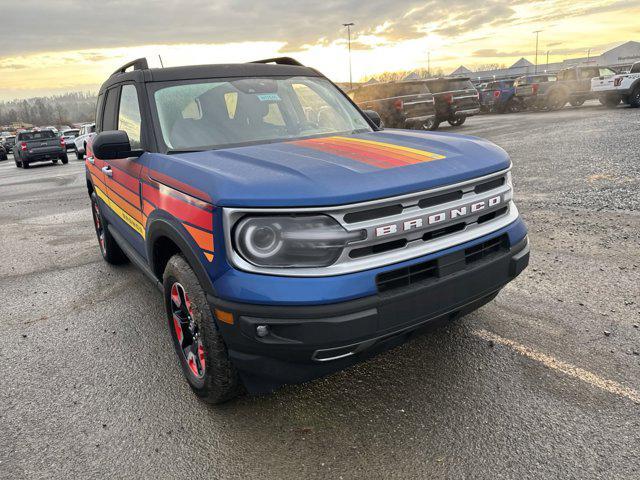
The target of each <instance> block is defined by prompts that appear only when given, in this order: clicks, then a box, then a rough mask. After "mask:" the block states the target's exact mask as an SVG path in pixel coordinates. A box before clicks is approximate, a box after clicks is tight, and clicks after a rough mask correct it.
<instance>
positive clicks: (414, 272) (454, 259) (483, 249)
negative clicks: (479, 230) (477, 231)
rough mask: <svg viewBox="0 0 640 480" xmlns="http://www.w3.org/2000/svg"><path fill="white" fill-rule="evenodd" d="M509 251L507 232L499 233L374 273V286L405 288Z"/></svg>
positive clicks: (383, 290) (384, 290)
mask: <svg viewBox="0 0 640 480" xmlns="http://www.w3.org/2000/svg"><path fill="white" fill-rule="evenodd" d="M508 250H509V238H508V237H507V235H501V236H500V237H496V238H492V239H491V240H487V241H486V242H482V243H480V244H478V245H474V246H473V247H468V248H465V249H464V250H458V251H457V252H453V253H449V254H447V255H443V256H442V257H439V258H437V259H434V260H428V261H426V262H421V263H417V264H415V265H411V266H409V267H403V268H398V269H396V270H391V271H389V272H384V273H379V274H378V275H377V276H376V286H377V287H378V292H387V291H389V290H394V289H396V288H402V287H408V286H410V285H414V284H416V283H418V282H424V281H428V280H435V279H439V278H445V277H447V276H449V275H451V274H453V273H456V272H459V271H461V270H464V269H465V268H467V266H469V265H473V264H476V263H478V262H480V261H481V260H485V261H486V260H490V259H491V258H493V257H495V256H496V255H499V254H500V253H503V252H507V251H508Z"/></svg>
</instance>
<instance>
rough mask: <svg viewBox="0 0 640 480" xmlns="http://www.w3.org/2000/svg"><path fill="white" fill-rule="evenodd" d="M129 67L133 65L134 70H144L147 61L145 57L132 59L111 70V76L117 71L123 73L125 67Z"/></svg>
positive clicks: (146, 66)
mask: <svg viewBox="0 0 640 480" xmlns="http://www.w3.org/2000/svg"><path fill="white" fill-rule="evenodd" d="M131 67H133V69H134V70H146V69H148V68H149V64H148V63H147V59H146V58H138V59H136V60H133V61H132V62H129V63H125V64H124V65H123V66H121V67H120V68H119V69H117V70H116V71H115V72H113V73H112V74H111V76H112V77H113V76H114V75H117V74H119V73H124V72H126V71H127V68H131Z"/></svg>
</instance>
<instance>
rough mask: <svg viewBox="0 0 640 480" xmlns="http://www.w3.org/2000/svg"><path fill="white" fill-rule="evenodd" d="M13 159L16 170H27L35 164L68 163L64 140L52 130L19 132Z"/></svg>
mask: <svg viewBox="0 0 640 480" xmlns="http://www.w3.org/2000/svg"><path fill="white" fill-rule="evenodd" d="M13 159H14V160H15V162H16V167H18V168H29V165H31V164H32V163H36V162H46V161H49V160H51V161H52V162H53V163H58V160H62V163H68V162H69V158H68V157H67V151H66V148H65V145H64V140H63V139H62V138H61V137H59V136H58V135H57V134H55V133H54V132H53V131H52V130H40V131H33V132H20V133H19V134H18V135H17V137H16V146H15V147H14V150H13Z"/></svg>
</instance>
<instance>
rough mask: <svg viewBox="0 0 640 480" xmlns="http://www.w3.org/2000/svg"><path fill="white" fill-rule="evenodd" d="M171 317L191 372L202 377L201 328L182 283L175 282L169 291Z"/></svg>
mask: <svg viewBox="0 0 640 480" xmlns="http://www.w3.org/2000/svg"><path fill="white" fill-rule="evenodd" d="M169 298H170V303H171V319H172V323H173V329H174V333H175V339H176V342H177V343H178V347H179V350H180V352H181V353H182V356H183V358H184V361H185V362H186V364H187V366H188V367H189V371H190V372H191V374H192V375H193V376H194V377H196V378H198V379H201V378H203V377H204V374H205V353H204V347H203V345H202V338H201V336H200V328H199V327H198V324H197V322H196V321H195V319H194V318H193V306H192V305H191V300H190V299H189V295H188V294H187V292H186V291H185V289H184V287H183V286H182V284H180V283H178V282H174V284H173V285H171V291H170V292H169Z"/></svg>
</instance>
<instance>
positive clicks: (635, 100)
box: [629, 85, 640, 108]
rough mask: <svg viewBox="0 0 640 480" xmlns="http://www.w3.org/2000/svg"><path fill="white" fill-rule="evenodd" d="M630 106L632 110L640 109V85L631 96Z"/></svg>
mask: <svg viewBox="0 0 640 480" xmlns="http://www.w3.org/2000/svg"><path fill="white" fill-rule="evenodd" d="M629 106H631V107H632V108H638V107H640V85H638V86H636V88H634V89H633V92H631V95H629Z"/></svg>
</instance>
